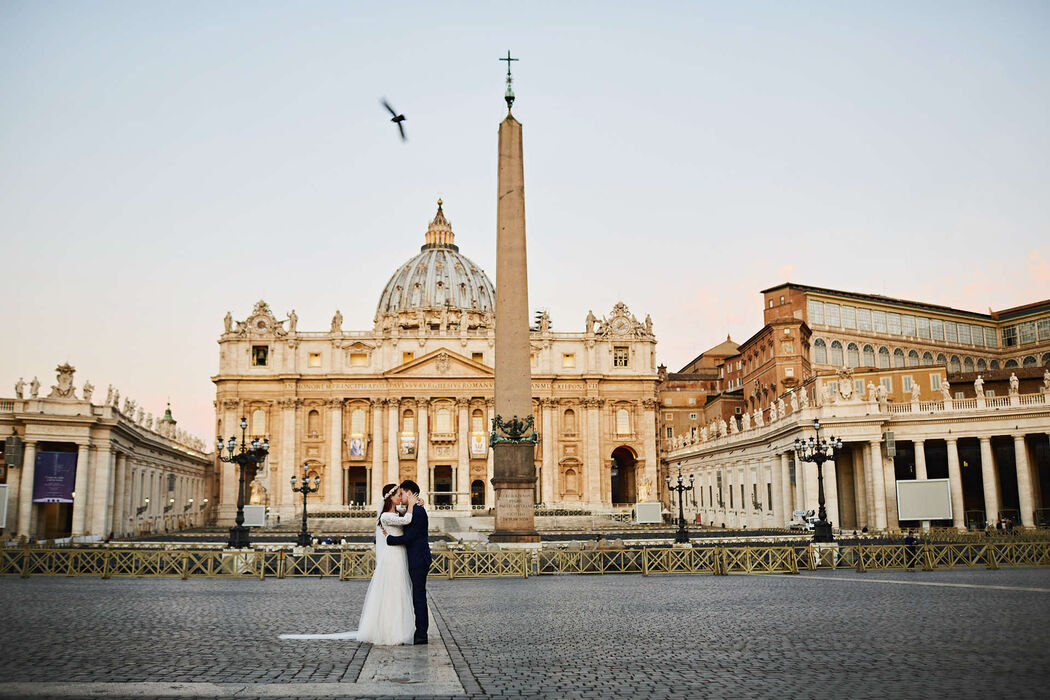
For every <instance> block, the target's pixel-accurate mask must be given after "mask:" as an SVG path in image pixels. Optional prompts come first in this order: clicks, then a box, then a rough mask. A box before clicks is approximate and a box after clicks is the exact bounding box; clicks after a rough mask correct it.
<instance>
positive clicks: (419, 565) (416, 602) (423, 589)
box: [386, 479, 431, 644]
mask: <svg viewBox="0 0 1050 700" xmlns="http://www.w3.org/2000/svg"><path fill="white" fill-rule="evenodd" d="M400 496H401V502H402V503H412V504H413V505H412V522H410V523H409V524H408V525H406V526H405V534H403V535H387V538H386V543H387V544H388V545H390V546H391V547H395V546H397V545H403V546H404V548H405V550H406V553H407V554H408V577H409V578H410V579H411V580H412V609H413V611H414V612H415V614H416V634H415V638H414V639H413V641H414V642H415V643H416V644H426V643H427V629H428V628H429V626H430V621H429V619H428V618H427V574H428V573H430V559H431V557H430V540H429V539H427V512H426V511H425V510H424V509H423V506H421V505H419V485H418V484H417V483H416V482H414V481H412V480H411V479H405V480H404V481H403V482H401V492H400Z"/></svg>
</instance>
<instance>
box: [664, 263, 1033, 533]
mask: <svg viewBox="0 0 1050 700" xmlns="http://www.w3.org/2000/svg"><path fill="white" fill-rule="evenodd" d="M762 299H763V314H764V321H765V324H764V325H763V327H762V328H761V329H760V330H759V331H758V332H757V333H755V335H753V336H752V337H751V338H748V339H747V340H745V341H744V342H742V343H740V344H739V345H736V351H735V352H732V349H733V348H732V346H733V345H735V344H733V343H731V342H729V341H727V343H722V344H720V345H718V346H716V347H715V348H713V349H712V350H711V351H708V352H705V353H701V355H700V356H698V357H697V358H696V359H694V360H693V361H692V362H690V363H689V364H688V365H687V366H686V367H684V368H683V369H682V371H681V372H676V373H667V372H666V370H661V379H662V381H661V384H660V387H659V389H658V391H659V393H658V400H659V403H660V409H661V410H660V426H659V434H660V437H661V450H662V454H663V462H662V468H663V469H668V468H672V469H673V468H676V467H677V466H678V465H679V464H681V466H682V468H683V471H689V472H690V473H692V474H693V475H694V477H696V478H698V479H700V480H701V483H704V484H705V487H706V491H705V490H703V489H701V490H700V491H698V499H697V505H696V508H695V512H696V513H697V515H698V517H699V518H700V519H701V520H703V521H704V522H708V523H716V524H722V523H726V524H727V526H728V525H732V526H742V525H750V526H759V525H765V526H773V525H777V526H782V525H784V524H785V523H786V522H787V521H788V520H789V519H790V515H791V512H792V510H796V509H810V508H815V506H816V501H815V498H816V484H815V479H816V475H815V471H814V472H813V473H810V472H811V471H813V470H812V465H806V468H802V467H800V466H797V465H796V464H795V460H794V455H793V453H792V452H791V449H790V446H791V443H792V441H793V440H794V439H795V437H808V436H809V435H811V434H812V427H811V424H812V418H814V417H820V418H821V421H822V424H823V425H824V426H825V429H827V430H829V431H830V432H835V430H836V428H838V436H839V437H843V439H844V440H845V439H846V438H847V437H850V436H851V433H852V434H853V435H852V438H855V439H850V440H849V441H848V442H847V446H846V449H845V451H844V453H843V454H842V455H841V458H840V459H839V460H837V462H836V463H830V466H829V467H827V469H829V474H828V478H829V482H830V484H831V485H830V486H829V487H828V488H829V497H828V500H829V503H830V504H832V505H833V508H834V513H833V515H834V517H833V518H832V519H833V520H834V522H835V524H836V526H839V525H841V526H843V527H850V526H856V527H864V526H867V527H870V528H876V527H887V526H889V527H896V526H899V525H900V524H899V523H898V522H897V521H896V511H895V505H894V504H895V496H894V493H893V491H894V488H893V487H894V484H895V481H896V480H899V479H903V478H927V477H928V478H949V479H950V480H951V482H952V486H953V505H954V506H955V512H954V518H953V520H954V523H949V524H955V525H957V526H960V527H961V526H963V525H966V524H969V525H975V524H981V523H985V522H995V521H997V520H998V519H1000V518H1001V517H1008V518H1011V519H1015V520H1016V521H1017V522H1019V523H1024V524H1026V525H1031V524H1033V523H1035V522H1037V521H1041V520H1046V519H1050V511H1047V510H1045V509H1044V504H1047V505H1050V445H1048V435H1050V403H1048V402H1050V373H1048V370H1050V367H1048V366H1050V300H1046V301H1042V302H1037V303H1033V304H1027V305H1024V306H1019V307H1015V308H1011V309H1005V310H1002V311H993V312H990V313H987V314H982V313H976V312H972V311H966V310H961V309H953V308H950V307H945V306H939V305H935V304H926V303H922V302H914V301H907V300H902V299H894V298H890V297H885V296H880V295H874V294H860V293H854V292H845V291H840V290H833V289H825V288H820V287H812V286H806V285H799V284H793V283H788V284H783V285H778V286H776V287H771V288H769V289H766V290H763V291H762ZM683 398H685V399H686V400H692V403H693V406H696V407H697V408H692V407H689V406H686V407H680V404H681V403H682V399H683ZM701 404H702V408H699V407H700V406H701ZM690 408H691V410H689V409H690ZM774 426H776V430H773V427H774ZM844 436H845V437H844ZM887 436H891V440H892V442H891V443H888V442H887ZM891 444H892V448H891V446H890V445H891ZM889 454H892V457H890V456H887V455H889ZM876 496H878V498H876Z"/></svg>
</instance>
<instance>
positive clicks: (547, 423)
mask: <svg viewBox="0 0 1050 700" xmlns="http://www.w3.org/2000/svg"><path fill="white" fill-rule="evenodd" d="M540 405H541V406H542V407H543V430H542V431H541V432H540V439H541V440H542V441H543V466H542V467H541V469H540V482H541V483H540V500H541V501H543V502H544V503H547V504H551V503H553V502H554V500H555V498H554V472H555V471H556V467H555V465H554V463H555V459H554V400H553V399H549V398H543V399H540Z"/></svg>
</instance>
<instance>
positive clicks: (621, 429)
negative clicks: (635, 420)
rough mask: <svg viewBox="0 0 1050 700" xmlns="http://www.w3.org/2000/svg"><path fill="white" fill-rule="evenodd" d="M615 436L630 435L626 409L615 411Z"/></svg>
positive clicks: (628, 416) (629, 423)
mask: <svg viewBox="0 0 1050 700" xmlns="http://www.w3.org/2000/svg"><path fill="white" fill-rule="evenodd" d="M616 434H617V435H630V434H631V414H630V413H628V411H627V409H626V408H621V409H619V410H617V411H616Z"/></svg>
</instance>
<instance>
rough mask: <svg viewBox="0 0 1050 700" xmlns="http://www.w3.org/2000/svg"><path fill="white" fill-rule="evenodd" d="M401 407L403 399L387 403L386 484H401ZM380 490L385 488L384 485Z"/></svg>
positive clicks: (391, 400) (395, 399) (390, 400)
mask: <svg viewBox="0 0 1050 700" xmlns="http://www.w3.org/2000/svg"><path fill="white" fill-rule="evenodd" d="M400 405H401V399H397V398H394V399H389V400H388V401H387V410H386V423H387V425H386V430H387V438H386V439H387V443H386V478H385V479H383V480H382V481H383V483H384V484H400V483H401V457H400V453H399V452H398V449H399V448H398V444H397V434H398V432H399V427H400V420H401V415H400V408H399V407H400ZM379 488H383V487H382V485H381V486H380V487H379ZM380 495H381V494H380Z"/></svg>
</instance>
